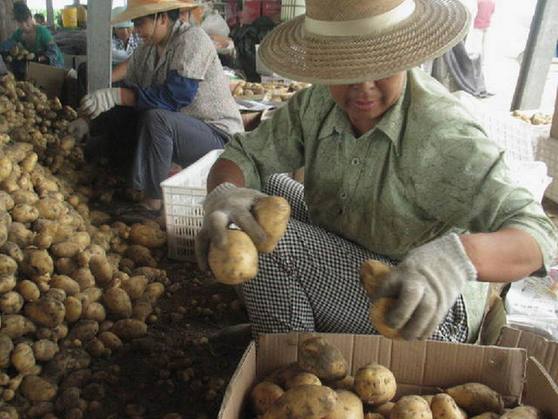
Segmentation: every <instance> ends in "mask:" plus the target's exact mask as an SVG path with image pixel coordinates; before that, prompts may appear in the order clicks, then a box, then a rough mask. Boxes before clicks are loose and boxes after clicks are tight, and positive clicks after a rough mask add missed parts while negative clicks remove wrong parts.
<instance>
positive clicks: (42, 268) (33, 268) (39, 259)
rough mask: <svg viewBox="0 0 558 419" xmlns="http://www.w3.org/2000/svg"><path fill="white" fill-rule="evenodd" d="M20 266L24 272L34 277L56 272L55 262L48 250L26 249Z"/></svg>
mask: <svg viewBox="0 0 558 419" xmlns="http://www.w3.org/2000/svg"><path fill="white" fill-rule="evenodd" d="M20 266H21V268H22V270H23V272H24V273H26V274H27V275H29V276H31V277H32V278H33V277H37V276H41V275H50V274H52V273H53V272H54V262H53V261H52V259H51V257H50V255H49V254H48V252H47V251H46V250H39V249H25V250H24V252H23V262H22V263H21V265H20Z"/></svg>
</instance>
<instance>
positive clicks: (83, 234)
mask: <svg viewBox="0 0 558 419" xmlns="http://www.w3.org/2000/svg"><path fill="white" fill-rule="evenodd" d="M69 241H70V242H71V243H76V244H77V245H78V247H79V250H80V252H82V251H83V250H85V249H87V247H89V246H90V245H91V236H90V235H89V233H88V232H87V231H78V232H76V233H74V235H73V236H72V237H70V239H69Z"/></svg>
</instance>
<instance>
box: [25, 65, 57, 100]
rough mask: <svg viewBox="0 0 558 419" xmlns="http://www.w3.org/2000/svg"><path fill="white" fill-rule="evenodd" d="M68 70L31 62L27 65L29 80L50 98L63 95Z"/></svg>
mask: <svg viewBox="0 0 558 419" xmlns="http://www.w3.org/2000/svg"><path fill="white" fill-rule="evenodd" d="M65 78H66V70H65V69H63V68H57V67H53V66H50V65H45V64H39V63H35V62H30V63H29V64H28V67H27V80H28V81H31V82H33V83H34V84H35V85H37V87H39V88H40V89H41V90H42V91H43V92H45V93H46V95H47V96H48V97H49V98H54V97H61V96H62V87H63V86H64V79H65Z"/></svg>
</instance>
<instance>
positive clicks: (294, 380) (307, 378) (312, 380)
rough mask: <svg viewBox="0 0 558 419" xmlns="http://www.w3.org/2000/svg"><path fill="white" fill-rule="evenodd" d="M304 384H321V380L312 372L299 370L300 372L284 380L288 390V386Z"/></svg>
mask: <svg viewBox="0 0 558 419" xmlns="http://www.w3.org/2000/svg"><path fill="white" fill-rule="evenodd" d="M305 384H313V385H315V386H321V385H322V382H321V381H320V379H319V378H318V377H316V376H315V375H314V374H312V373H309V372H301V373H300V374H297V375H295V376H293V377H290V378H289V379H287V381H286V382H285V388H286V389H287V390H288V389H290V388H293V387H296V386H301V385H305Z"/></svg>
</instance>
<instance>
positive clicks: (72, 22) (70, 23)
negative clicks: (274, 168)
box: [62, 6, 78, 28]
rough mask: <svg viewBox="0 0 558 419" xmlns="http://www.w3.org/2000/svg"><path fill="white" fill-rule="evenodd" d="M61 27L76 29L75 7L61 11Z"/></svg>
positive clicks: (76, 14) (76, 15)
mask: <svg viewBox="0 0 558 419" xmlns="http://www.w3.org/2000/svg"><path fill="white" fill-rule="evenodd" d="M62 26H64V27H65V28H77V27H78V13H77V7H74V6H69V7H64V9H62Z"/></svg>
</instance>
